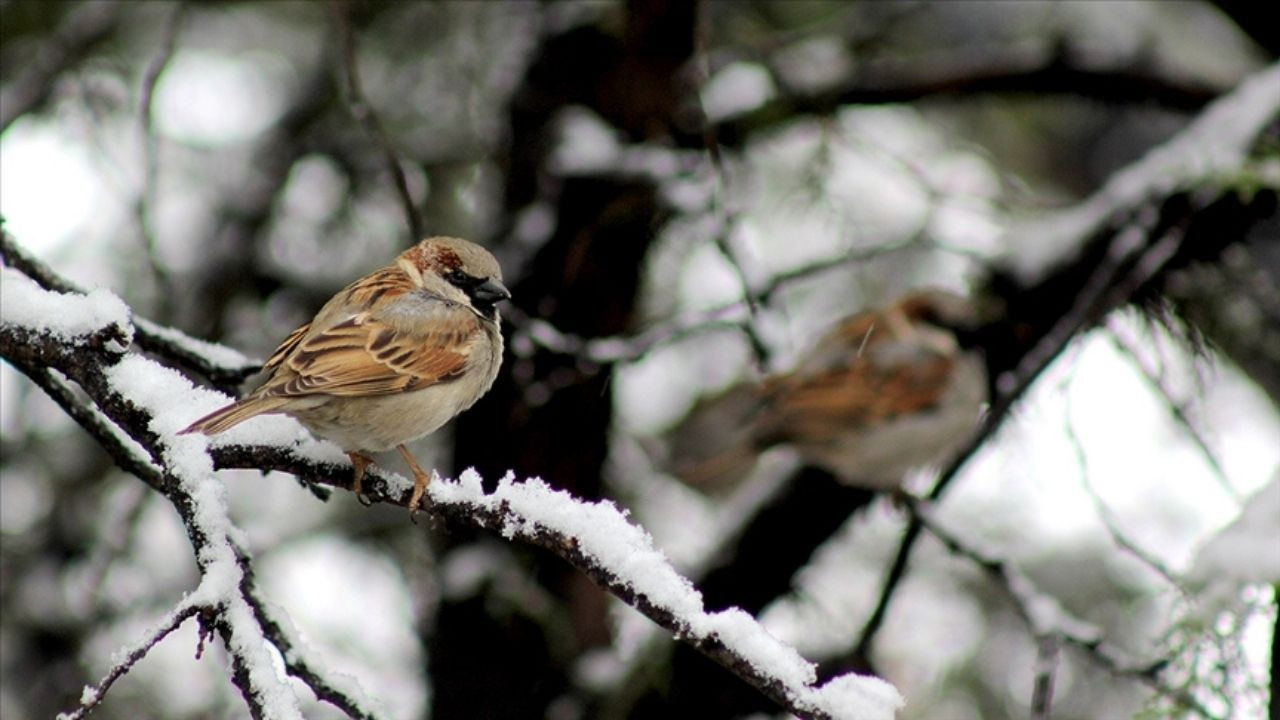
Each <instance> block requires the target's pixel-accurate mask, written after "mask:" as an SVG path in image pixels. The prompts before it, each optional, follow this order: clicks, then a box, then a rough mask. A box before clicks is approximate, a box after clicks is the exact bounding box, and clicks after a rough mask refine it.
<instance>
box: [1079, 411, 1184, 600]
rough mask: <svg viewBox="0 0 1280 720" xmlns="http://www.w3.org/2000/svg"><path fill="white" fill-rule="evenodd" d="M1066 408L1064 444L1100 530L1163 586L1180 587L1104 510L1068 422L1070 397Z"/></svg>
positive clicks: (1105, 508) (1158, 562)
mask: <svg viewBox="0 0 1280 720" xmlns="http://www.w3.org/2000/svg"><path fill="white" fill-rule="evenodd" d="M1066 397H1067V398H1068V399H1067V407H1066V409H1065V411H1064V414H1065V415H1066V418H1065V421H1064V423H1063V424H1064V425H1065V428H1064V430H1065V431H1066V436H1067V442H1068V443H1069V444H1070V445H1071V449H1072V451H1073V452H1074V453H1075V456H1076V465H1077V467H1079V469H1080V473H1079V477H1080V484H1081V485H1082V486H1083V487H1084V492H1085V495H1087V496H1089V500H1090V501H1091V502H1092V503H1093V508H1094V511H1095V512H1097V513H1098V519H1099V520H1101V521H1102V525H1103V527H1105V528H1106V530H1107V534H1108V535H1110V536H1111V541H1112V542H1114V543H1115V544H1116V545H1117V546H1119V547H1120V548H1122V549H1124V550H1127V551H1128V552H1129V553H1130V554H1131V555H1133V557H1135V558H1137V559H1138V561H1139V562H1141V563H1142V564H1143V565H1146V566H1147V567H1148V568H1150V569H1152V570H1154V571H1155V572H1156V573H1158V574H1159V575H1160V576H1161V577H1162V578H1164V580H1165V582H1167V583H1169V584H1170V585H1172V586H1173V587H1175V588H1177V587H1181V583H1180V582H1179V581H1178V578H1177V577H1176V576H1174V574H1173V572H1172V571H1171V570H1169V568H1168V566H1166V565H1165V564H1164V563H1163V562H1161V561H1160V559H1159V558H1157V557H1156V556H1155V555H1152V554H1151V553H1149V552H1147V551H1146V550H1145V549H1143V548H1142V547H1141V546H1140V545H1138V543H1136V542H1134V541H1133V540H1131V539H1130V538H1129V536H1128V535H1127V534H1126V533H1125V532H1124V531H1123V530H1121V529H1120V522H1119V520H1118V519H1117V518H1116V516H1115V513H1113V512H1111V508H1110V507H1108V506H1107V504H1106V502H1104V501H1103V500H1102V497H1101V496H1100V495H1098V491H1097V489H1096V488H1094V487H1093V481H1092V480H1090V479H1089V458H1088V456H1087V455H1086V454H1085V451H1084V444H1083V443H1081V442H1080V436H1079V435H1078V434H1077V433H1076V427H1075V423H1074V422H1072V421H1071V405H1070V396H1069V395H1067V396H1066Z"/></svg>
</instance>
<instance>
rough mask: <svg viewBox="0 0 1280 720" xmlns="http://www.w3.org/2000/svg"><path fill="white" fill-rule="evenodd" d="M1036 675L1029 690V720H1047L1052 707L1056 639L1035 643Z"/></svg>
mask: <svg viewBox="0 0 1280 720" xmlns="http://www.w3.org/2000/svg"><path fill="white" fill-rule="evenodd" d="M1036 645H1037V647H1036V674H1035V680H1034V682H1033V685H1032V690H1031V720H1049V717H1050V709H1051V708H1052V706H1053V675H1054V672H1055V671H1056V670H1057V668H1058V638H1056V637H1043V638H1040V641H1039V642H1038V643H1036Z"/></svg>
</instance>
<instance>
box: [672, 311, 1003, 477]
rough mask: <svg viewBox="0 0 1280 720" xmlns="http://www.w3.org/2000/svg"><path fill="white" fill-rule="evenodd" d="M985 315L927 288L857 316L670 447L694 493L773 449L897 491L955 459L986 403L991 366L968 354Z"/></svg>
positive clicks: (703, 415)
mask: <svg viewBox="0 0 1280 720" xmlns="http://www.w3.org/2000/svg"><path fill="white" fill-rule="evenodd" d="M976 325H977V317H976V313H975V312H974V310H973V308H972V307H971V306H970V304H969V303H968V301H966V300H965V299H964V298H962V297H959V296H957V295H953V294H951V293H947V292H943V291H940V290H923V291H918V292H915V293H913V294H911V295H908V296H906V297H904V298H902V299H901V300H899V301H898V302H896V303H894V304H893V305H891V306H889V307H887V308H884V309H881V310H877V311H870V312H864V313H861V314H858V315H854V316H852V317H850V318H848V319H846V320H844V321H843V322H841V323H840V324H839V325H837V326H836V327H835V328H834V329H833V330H831V331H830V332H829V333H827V335H825V336H824V337H823V338H822V339H821V340H819V341H818V343H817V345H816V346H815V347H814V348H813V349H811V350H810V351H809V352H808V353H807V354H806V355H805V356H804V357H803V358H802V359H801V361H800V363H799V364H798V365H797V366H796V368H795V369H794V370H792V371H790V372H787V373H783V374H779V375H773V376H770V377H768V378H765V380H764V381H763V382H761V383H743V384H739V385H736V386H733V387H731V388H729V389H728V390H726V391H725V392H724V393H722V394H720V395H718V396H715V397H713V398H710V399H708V400H704V401H702V402H700V403H699V404H698V405H697V406H695V407H694V409H693V410H692V411H691V412H690V414H689V416H688V417H687V418H686V419H685V420H684V421H683V422H682V423H681V424H680V425H679V426H678V428H677V430H676V432H675V433H674V438H673V440H672V449H671V450H672V453H671V454H672V469H673V471H674V473H675V474H676V475H677V476H679V477H680V478H681V479H683V480H684V481H685V482H687V483H688V484H690V485H693V486H696V487H702V488H704V489H713V488H716V487H717V486H726V485H731V484H732V483H734V482H736V481H738V480H741V479H742V478H744V477H745V476H746V475H747V474H748V473H749V472H750V471H751V469H752V468H753V467H754V465H755V461H756V458H757V457H758V455H759V454H760V453H762V452H763V451H765V450H766V449H768V448H771V447H774V446H776V445H787V446H790V447H792V448H794V449H795V450H796V451H797V452H798V453H799V455H800V457H801V458H802V459H803V460H804V461H805V462H807V463H810V464H812V465H816V466H818V467H822V468H824V469H826V470H828V471H830V472H831V473H833V474H835V475H837V476H838V477H840V478H841V479H842V480H843V481H844V482H846V483H848V484H851V485H860V486H864V487H868V488H871V489H876V490H891V489H896V488H898V487H899V485H900V484H901V482H902V478H903V476H904V475H905V474H906V472H907V471H908V470H910V469H911V468H914V467H919V466H922V465H929V464H932V463H937V462H942V461H945V460H946V459H948V458H949V457H951V455H952V454H953V453H955V452H956V451H957V450H958V449H959V448H960V445H961V444H962V443H964V441H965V440H966V439H968V437H969V435H970V433H972V432H973V430H974V428H975V426H976V425H977V422H978V419H979V417H980V414H981V412H982V408H983V406H984V404H985V403H986V401H987V378H986V371H985V365H984V364H983V362H982V359H981V358H980V357H979V356H978V355H977V353H976V352H973V351H972V350H971V349H968V348H966V345H967V340H968V339H969V337H971V336H970V335H969V334H968V333H967V332H966V331H968V330H973V329H976Z"/></svg>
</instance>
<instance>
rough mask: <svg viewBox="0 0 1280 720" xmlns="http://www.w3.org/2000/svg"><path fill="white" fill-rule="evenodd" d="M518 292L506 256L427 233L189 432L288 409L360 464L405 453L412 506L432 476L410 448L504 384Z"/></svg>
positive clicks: (335, 303)
mask: <svg viewBox="0 0 1280 720" xmlns="http://www.w3.org/2000/svg"><path fill="white" fill-rule="evenodd" d="M510 297H511V294H510V293H508V292H507V289H506V288H505V287H503V285H502V271H501V270H500V269H499V267H498V262H497V260H495V259H494V258H493V256H492V255H490V254H489V252H488V251H487V250H485V249H484V248H481V247H480V246H479V245H476V244H474V243H470V242H467V241H466V240H459V239H458V238H450V237H433V238H428V239H426V240H423V241H422V242H420V243H418V244H417V245H415V246H414V247H412V248H410V249H408V250H406V251H404V252H403V253H401V254H400V256H399V257H397V258H396V260H395V262H393V263H392V264H391V265H389V266H387V267H384V268H382V269H381V270H375V271H374V272H372V273H370V274H368V275H366V276H364V277H362V278H360V279H359V280H356V281H355V282H353V283H351V284H350V285H348V286H347V287H346V288H344V289H343V290H342V291H341V292H339V293H338V294H337V295H334V296H333V298H332V299H330V300H329V302H327V303H325V305H324V307H322V308H320V312H318V313H316V316H315V318H314V319H313V320H312V321H311V322H310V323H307V324H306V325H303V326H302V327H300V328H298V329H297V330H294V331H293V333H292V334H290V335H289V337H287V338H285V340H284V342H283V343H281V344H280V347H279V348H277V349H276V351H275V353H273V354H272V355H271V358H270V359H269V360H267V364H266V366H265V368H264V370H266V371H267V372H268V373H269V375H268V376H267V379H266V381H265V382H264V383H263V384H262V386H261V387H259V388H258V389H257V390H254V391H253V392H251V393H250V394H249V395H248V396H246V397H245V398H244V399H242V400H238V401H236V402H234V403H232V404H230V405H227V406H226V407H224V408H221V409H219V410H215V411H214V412H212V413H210V414H209V415H206V416H205V417H203V418H200V419H199V420H197V421H195V422H194V423H192V424H191V426H190V427H188V428H186V429H185V430H183V431H182V432H183V433H192V432H200V433H204V434H205V435H214V434H217V433H220V432H222V431H224V430H227V429H229V428H231V427H233V426H235V425H238V424H240V423H242V422H244V421H245V420H248V419H249V418H252V417H256V416H258V415H266V414H271V413H284V414H285V415H289V416H291V417H293V418H295V419H297V420H298V422H300V423H302V424H303V425H304V426H305V427H306V428H307V429H308V430H310V431H311V432H312V433H314V434H316V435H318V436H320V437H323V438H327V439H329V440H332V441H334V442H335V443H337V444H338V445H339V446H341V447H342V449H343V450H344V451H346V453H347V455H348V456H349V457H350V458H351V464H352V465H354V466H355V480H354V481H353V482H352V487H351V489H352V490H353V491H354V492H356V493H359V492H360V491H361V486H360V482H361V480H362V479H363V477H364V471H365V467H366V466H367V465H369V464H370V463H372V462H373V461H372V459H370V458H369V457H368V456H367V455H366V454H365V453H367V452H381V451H383V450H390V449H391V448H395V449H397V450H399V451H400V454H401V455H402V456H403V457H404V459H405V462H407V463H408V464H409V468H410V469H411V470H412V471H413V478H414V484H413V495H412V497H411V498H410V500H409V508H410V510H417V507H418V503H419V502H420V501H421V500H422V494H423V492H424V491H425V490H426V486H427V483H428V481H429V480H430V477H429V476H428V475H427V474H426V473H425V472H423V470H422V468H421V467H419V466H418V463H417V462H416V461H414V459H413V456H412V455H410V454H409V451H408V450H407V449H406V448H405V446H404V444H405V443H407V442H409V441H411V440H415V439H417V438H420V437H422V436H423V435H426V434H427V433H430V432H433V431H435V430H436V429H437V428H439V427H440V426H441V425H444V424H445V423H446V422H448V421H449V420H450V419H451V418H453V416H455V415H457V414H458V413H460V412H462V411H463V410H466V409H467V408H469V407H471V406H472V405H473V404H474V403H475V402H476V400H478V399H479V398H480V396H481V395H483V394H484V393H485V392H487V391H488V390H489V387H490V386H491V385H493V381H494V378H495V377H497V374H498V366H499V365H500V364H501V363H502V334H501V333H500V332H499V330H498V311H497V309H496V308H495V307H494V305H495V304H496V303H498V302H499V301H502V300H506V299H508V298H510Z"/></svg>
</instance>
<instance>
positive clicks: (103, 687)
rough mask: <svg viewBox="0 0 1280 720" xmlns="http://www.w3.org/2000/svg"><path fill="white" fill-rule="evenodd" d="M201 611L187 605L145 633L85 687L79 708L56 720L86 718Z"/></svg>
mask: <svg viewBox="0 0 1280 720" xmlns="http://www.w3.org/2000/svg"><path fill="white" fill-rule="evenodd" d="M201 609H202V608H200V607H199V606H197V605H187V606H185V607H183V608H181V609H180V610H177V611H175V612H174V613H172V614H171V615H170V616H169V617H168V618H166V619H165V620H164V622H162V623H160V625H159V626H157V627H156V628H154V629H152V631H151V632H149V633H147V634H146V639H145V640H143V641H142V642H140V643H138V644H137V645H135V646H134V648H133V649H132V650H130V651H129V653H128V654H127V655H125V656H124V658H123V659H121V660H120V661H119V662H117V663H115V664H114V665H112V666H111V670H110V671H109V672H108V673H107V674H106V676H105V677H103V678H102V680H100V681H99V682H98V684H97V685H95V686H93V687H86V688H85V689H84V693H83V694H82V695H81V696H80V706H79V707H77V708H76V709H75V710H72V711H71V712H67V713H60V714H59V715H58V720H81V718H83V717H85V716H87V715H88V714H89V713H90V712H92V711H93V709H94V708H96V707H98V704H99V703H101V702H102V701H103V699H104V698H106V696H107V691H109V690H110V689H111V686H112V685H114V684H115V682H116V681H117V680H119V679H120V678H122V677H124V675H125V674H126V673H128V672H129V671H130V670H132V669H133V666H134V665H137V664H138V661H139V660H141V659H142V658H144V657H146V655H147V653H149V652H151V648H153V647H155V646H156V645H158V644H160V641H161V640H164V639H165V638H166V637H168V636H169V634H170V633H172V632H173V631H174V630H177V629H178V628H179V627H180V626H181V625H182V623H184V622H186V621H187V619H188V618H190V617H191V616H192V615H195V614H196V613H198V612H200V611H201Z"/></svg>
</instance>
